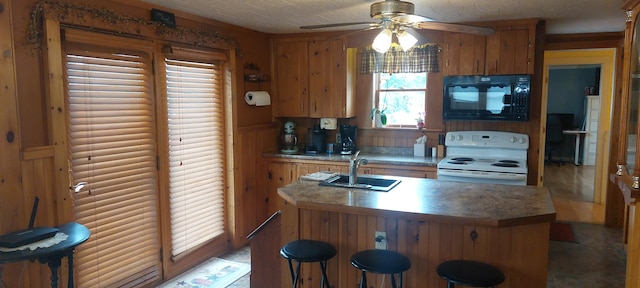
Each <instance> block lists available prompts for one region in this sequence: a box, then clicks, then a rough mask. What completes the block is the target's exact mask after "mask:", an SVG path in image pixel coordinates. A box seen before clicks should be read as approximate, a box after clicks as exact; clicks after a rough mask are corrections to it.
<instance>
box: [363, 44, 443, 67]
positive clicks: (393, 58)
mask: <svg viewBox="0 0 640 288" xmlns="http://www.w3.org/2000/svg"><path fill="white" fill-rule="evenodd" d="M439 51H440V46H438V45H436V44H427V45H423V46H420V47H414V48H413V49H411V50H409V51H407V52H404V51H402V47H400V46H399V45H397V44H395V43H394V45H392V46H391V48H389V51H387V52H386V53H378V52H376V51H375V50H373V48H371V47H366V48H363V49H361V50H360V57H361V60H362V61H361V64H360V73H361V74H373V73H421V72H439V71H440V68H439V66H438V52H439Z"/></svg>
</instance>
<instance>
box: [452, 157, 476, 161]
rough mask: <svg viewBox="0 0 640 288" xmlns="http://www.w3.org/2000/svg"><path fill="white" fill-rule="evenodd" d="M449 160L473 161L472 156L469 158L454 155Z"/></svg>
mask: <svg viewBox="0 0 640 288" xmlns="http://www.w3.org/2000/svg"><path fill="white" fill-rule="evenodd" d="M451 160H453V161H463V162H468V161H473V158H470V157H454V158H451Z"/></svg>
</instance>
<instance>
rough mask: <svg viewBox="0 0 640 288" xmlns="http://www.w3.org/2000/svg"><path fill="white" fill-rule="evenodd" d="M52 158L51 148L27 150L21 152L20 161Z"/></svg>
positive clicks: (52, 149) (52, 151)
mask: <svg viewBox="0 0 640 288" xmlns="http://www.w3.org/2000/svg"><path fill="white" fill-rule="evenodd" d="M53 156H55V150H54V148H53V146H42V147H33V148H27V149H25V150H24V152H22V160H24V161H30V160H36V159H44V158H53Z"/></svg>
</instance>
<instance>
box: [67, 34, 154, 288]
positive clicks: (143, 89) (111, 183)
mask: <svg viewBox="0 0 640 288" xmlns="http://www.w3.org/2000/svg"><path fill="white" fill-rule="evenodd" d="M123 45H124V44H123ZM71 47H73V46H71ZM85 48H86V47H85ZM85 48H83V49H76V50H74V49H73V48H68V47H67V50H66V74H67V75H66V76H67V80H68V105H69V117H70V118H69V124H68V125H69V130H68V131H69V134H70V135H69V138H70V151H71V155H70V157H71V168H72V170H73V175H72V176H73V179H74V182H75V183H77V182H81V181H86V182H88V183H89V184H88V187H87V188H85V189H83V190H82V191H81V192H79V193H76V194H75V195H74V203H75V217H76V221H77V222H79V223H81V224H83V225H85V226H87V227H88V228H89V229H90V230H91V238H90V239H89V240H88V241H87V242H85V243H84V244H83V245H80V246H79V247H78V248H77V253H76V270H77V275H78V287H133V286H144V285H145V283H150V282H153V281H157V280H159V279H160V277H161V273H160V271H161V267H160V254H159V253H160V252H159V251H160V249H159V231H158V222H157V221H158V218H157V211H156V210H157V208H156V207H157V205H158V204H157V198H156V197H157V170H156V154H157V153H156V144H155V141H156V137H155V132H154V131H155V126H154V108H153V107H154V105H153V101H152V95H151V93H152V92H151V88H150V87H152V86H151V80H150V77H151V72H150V71H151V69H150V67H151V64H150V63H151V61H150V60H149V57H148V56H146V55H145V54H135V53H131V54H116V53H109V52H88V51H86V50H87V49H85Z"/></svg>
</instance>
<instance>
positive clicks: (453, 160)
mask: <svg viewBox="0 0 640 288" xmlns="http://www.w3.org/2000/svg"><path fill="white" fill-rule="evenodd" d="M447 163H449V164H455V165H466V164H467V162H465V161H456V160H455V159H451V161H447Z"/></svg>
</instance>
